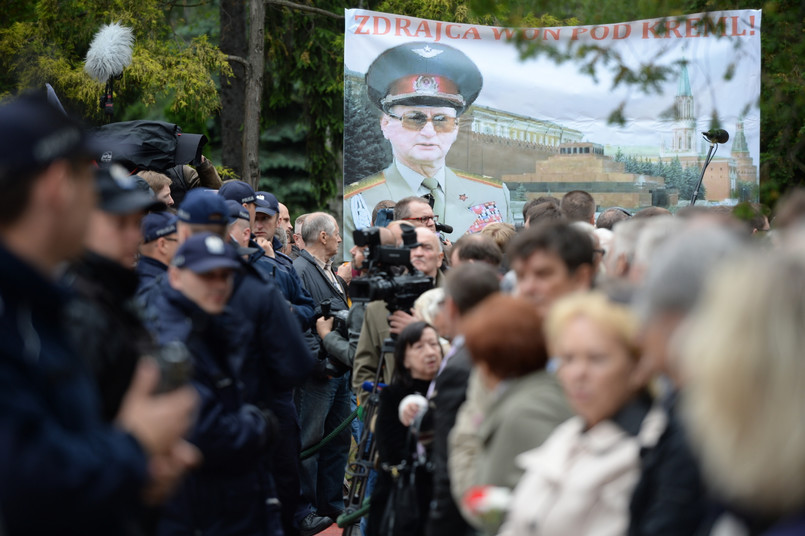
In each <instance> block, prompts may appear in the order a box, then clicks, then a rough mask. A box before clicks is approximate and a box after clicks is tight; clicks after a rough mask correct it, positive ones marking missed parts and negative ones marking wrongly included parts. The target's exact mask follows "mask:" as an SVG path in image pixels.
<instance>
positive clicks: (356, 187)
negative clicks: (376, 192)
mask: <svg viewBox="0 0 805 536" xmlns="http://www.w3.org/2000/svg"><path fill="white" fill-rule="evenodd" d="M384 182H386V174H385V173H383V172H382V171H381V172H380V173H375V174H374V175H370V176H368V177H366V178H363V179H361V180H359V181H357V182H353V183H351V184H347V185H346V186H345V187H344V198H345V199H346V198H348V197H351V196H353V195H355V194H359V193H361V192H363V191H364V190H368V189H369V188H371V187H373V186H377V185H378V184H383V183H384Z"/></svg>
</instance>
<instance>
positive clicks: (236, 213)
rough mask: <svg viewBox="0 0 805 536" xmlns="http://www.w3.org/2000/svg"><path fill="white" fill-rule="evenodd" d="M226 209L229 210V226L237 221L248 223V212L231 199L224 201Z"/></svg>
mask: <svg viewBox="0 0 805 536" xmlns="http://www.w3.org/2000/svg"><path fill="white" fill-rule="evenodd" d="M226 208H228V209H229V225H232V224H233V223H235V222H236V221H238V220H246V221H250V220H251V218H250V217H249V211H248V210H246V209H245V208H244V206H243V205H242V204H240V203H238V202H237V201H235V200H233V199H227V200H226Z"/></svg>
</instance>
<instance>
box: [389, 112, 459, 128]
mask: <svg viewBox="0 0 805 536" xmlns="http://www.w3.org/2000/svg"><path fill="white" fill-rule="evenodd" d="M388 115H389V117H393V118H394V119H399V120H400V121H401V122H402V126H403V128H405V129H408V130H422V129H423V128H425V125H427V124H428V122H431V123H433V130H435V131H436V132H453V131H454V130H455V129H456V125H457V124H458V118H457V117H451V116H449V115H444V114H435V115H433V116H429V115H426V114H423V113H422V112H406V113H404V114H402V115H401V116H400V115H394V114H393V113H391V112H388Z"/></svg>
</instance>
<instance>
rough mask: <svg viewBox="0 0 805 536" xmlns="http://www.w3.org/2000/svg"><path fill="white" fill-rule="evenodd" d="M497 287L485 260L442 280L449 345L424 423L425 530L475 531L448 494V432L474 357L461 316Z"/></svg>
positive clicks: (463, 395)
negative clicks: (428, 487) (428, 486)
mask: <svg viewBox="0 0 805 536" xmlns="http://www.w3.org/2000/svg"><path fill="white" fill-rule="evenodd" d="M499 289H500V284H499V279H498V276H497V272H496V271H495V269H494V268H492V267H491V266H489V265H488V264H486V263H485V262H468V263H464V264H461V265H460V266H457V267H454V268H453V269H452V270H450V273H448V274H447V281H446V282H445V289H444V290H445V304H444V317H445V321H446V322H445V324H446V326H445V328H444V329H443V330H442V331H443V332H440V335H442V336H446V337H449V338H451V340H452V346H451V348H450V351H448V352H447V354H446V355H445V358H444V360H443V361H442V365H441V367H440V369H439V373H438V375H437V376H436V378H435V379H434V380H433V382H431V389H430V391H431V392H430V393H429V394H430V408H429V410H428V413H427V414H426V421H425V423H424V424H423V426H426V425H428V424H430V425H432V428H433V443H432V448H431V460H432V461H433V498H432V500H431V509H430V512H429V514H428V521H427V524H426V526H425V534H426V535H428V536H431V535H432V536H438V535H441V534H454V535H461V534H474V530H473V529H472V527H470V525H469V524H467V522H466V521H464V518H463V517H461V513H460V512H459V510H458V507H457V506H456V504H455V502H454V501H453V497H452V495H451V494H450V475H449V474H448V471H447V435H448V434H449V433H450V430H451V429H452V428H453V425H454V424H455V422H456V414H457V413H458V408H459V407H461V404H462V403H463V402H464V400H465V398H466V394H467V382H468V381H469V378H470V370H471V369H472V360H471V358H470V355H469V352H468V351H467V348H466V347H465V346H464V336H463V334H462V331H461V319H462V318H463V317H465V316H466V315H467V313H469V312H470V311H471V310H472V308H473V307H475V306H476V305H478V304H479V303H481V301H483V300H484V299H485V298H487V297H488V296H491V295H492V294H494V293H495V292H497V291H498V290H499Z"/></svg>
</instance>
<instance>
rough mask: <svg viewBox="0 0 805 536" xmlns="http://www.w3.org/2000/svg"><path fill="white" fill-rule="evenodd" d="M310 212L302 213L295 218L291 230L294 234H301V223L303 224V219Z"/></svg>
mask: <svg viewBox="0 0 805 536" xmlns="http://www.w3.org/2000/svg"><path fill="white" fill-rule="evenodd" d="M308 216H310V214H302V215H301V216H299V217H297V218H296V221H295V222H294V223H293V232H294V233H295V234H298V235H300V234H302V225H304V223H305V220H306V219H307V217H308Z"/></svg>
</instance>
